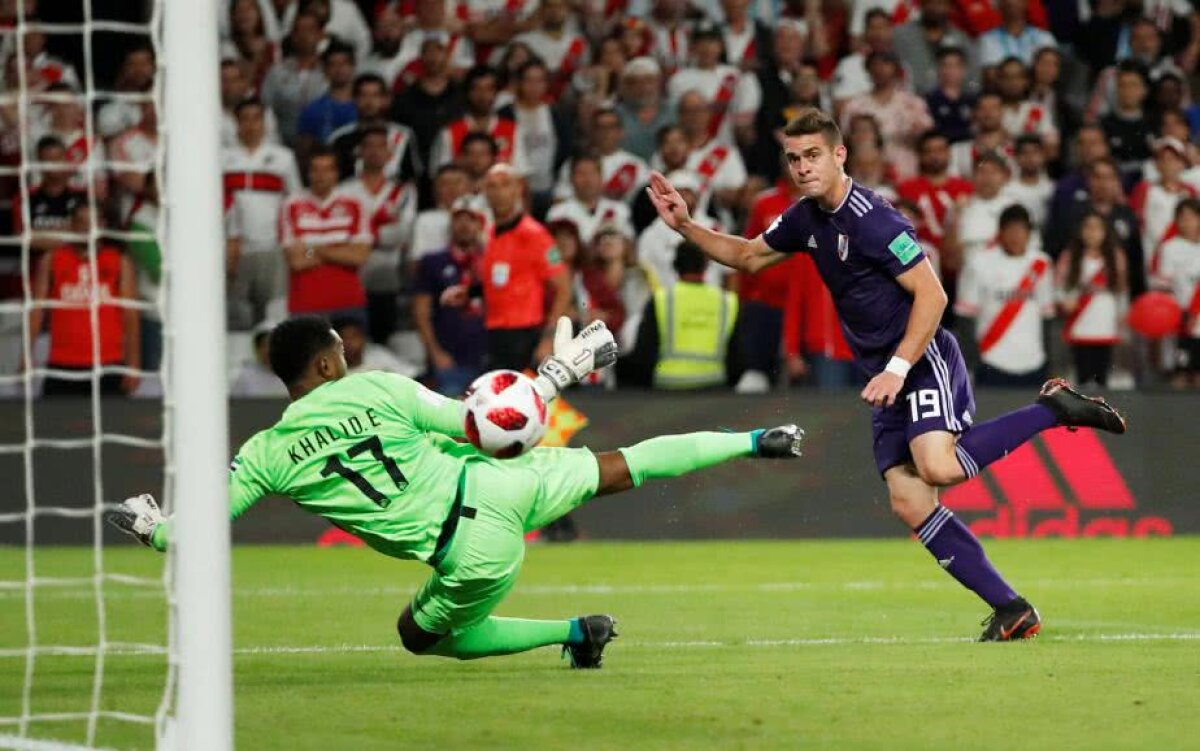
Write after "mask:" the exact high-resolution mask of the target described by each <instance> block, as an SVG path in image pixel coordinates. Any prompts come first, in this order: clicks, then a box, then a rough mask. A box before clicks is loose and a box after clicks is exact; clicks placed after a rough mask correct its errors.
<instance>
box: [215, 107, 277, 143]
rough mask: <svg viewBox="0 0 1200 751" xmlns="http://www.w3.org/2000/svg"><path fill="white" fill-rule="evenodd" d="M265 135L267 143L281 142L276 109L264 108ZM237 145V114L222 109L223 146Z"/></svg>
mask: <svg viewBox="0 0 1200 751" xmlns="http://www.w3.org/2000/svg"><path fill="white" fill-rule="evenodd" d="M263 127H264V128H265V131H264V135H263V137H264V138H265V139H266V141H267V143H279V121H278V120H276V119H275V111H274V110H272V109H270V108H263ZM236 145H237V116H236V115H234V114H233V112H232V111H228V110H222V111H221V148H223V149H228V148H232V147H234V146H236Z"/></svg>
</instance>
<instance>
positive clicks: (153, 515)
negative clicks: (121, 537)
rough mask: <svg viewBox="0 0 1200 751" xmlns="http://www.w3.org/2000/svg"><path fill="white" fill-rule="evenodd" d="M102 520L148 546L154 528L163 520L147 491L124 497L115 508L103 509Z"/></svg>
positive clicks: (156, 504) (152, 497)
mask: <svg viewBox="0 0 1200 751" xmlns="http://www.w3.org/2000/svg"><path fill="white" fill-rule="evenodd" d="M104 520H105V521H106V522H108V523H109V524H111V525H112V526H114V527H116V528H117V529H119V530H121V531H122V532H124V533H125V534H127V535H129V536H130V537H133V538H136V539H137V541H138V542H140V543H142V544H143V545H146V546H150V540H151V538H153V537H154V530H155V528H156V527H158V525H159V524H162V523H163V521H165V520H164V518H163V515H162V512H161V511H159V510H158V503H156V502H155V500H154V496H152V495H150V494H149V493H142V494H141V495H135V496H133V497H132V498H126V499H125V500H123V501H121V502H120V503H118V504H117V505H116V507H115V508H113V509H111V510H109V511H105V512H104Z"/></svg>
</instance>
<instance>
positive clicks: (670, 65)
mask: <svg viewBox="0 0 1200 751" xmlns="http://www.w3.org/2000/svg"><path fill="white" fill-rule="evenodd" d="M646 26H647V27H648V28H649V29H650V33H651V36H652V37H653V38H654V42H653V46H652V52H653V54H654V57H655V58H657V59H658V62H659V64H660V65H662V69H663V74H664V75H667V76H669V75H671V74H672V73H674V72H675V71H677V70H679V69H680V68H682V67H683V66H685V65H687V61H688V58H689V57H690V55H691V53H690V51H689V50H688V40H689V37H688V27H687V26H686V25H684V24H678V25H676V26H674V27H671V26H666V25H664V24H660V23H658V22H656V21H655V20H654V19H653V18H650V19H647V20H646Z"/></svg>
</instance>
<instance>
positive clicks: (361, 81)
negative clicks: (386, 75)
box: [351, 73, 388, 96]
mask: <svg viewBox="0 0 1200 751" xmlns="http://www.w3.org/2000/svg"><path fill="white" fill-rule="evenodd" d="M371 83H373V84H376V85H377V86H379V88H380V89H381V90H382V91H383V93H385V94H386V93H387V90H388V86H387V82H386V81H384V80H383V76H381V75H379V74H378V73H359V74H358V75H357V76H355V77H354V85H353V87H352V88H351V91H352V92H353V94H354V96H358V95H359V94H360V93H361V92H362V87H364V86H366V85H367V84H371Z"/></svg>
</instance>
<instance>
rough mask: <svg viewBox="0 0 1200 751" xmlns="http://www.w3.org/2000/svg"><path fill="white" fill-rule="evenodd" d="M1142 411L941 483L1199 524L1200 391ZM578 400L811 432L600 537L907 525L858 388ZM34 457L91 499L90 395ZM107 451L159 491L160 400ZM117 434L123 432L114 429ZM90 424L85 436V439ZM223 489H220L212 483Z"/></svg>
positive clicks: (604, 412) (678, 487)
mask: <svg viewBox="0 0 1200 751" xmlns="http://www.w3.org/2000/svg"><path fill="white" fill-rule="evenodd" d="M978 401H979V408H980V411H979V414H980V415H981V416H982V417H983V418H984V419H986V418H987V417H989V416H992V415H996V414H999V413H1000V412H1002V411H1005V410H1008V409H1012V408H1015V407H1017V406H1020V405H1022V404H1024V403H1027V398H1026V396H1025V395H1024V394H1020V393H1005V392H984V393H981V394H980V395H979V397H978ZM1114 401H1115V402H1117V403H1119V404H1120V406H1121V408H1122V409H1123V410H1124V412H1125V414H1126V415H1127V417H1128V418H1129V423H1130V433H1129V434H1128V435H1126V436H1123V437H1114V436H1108V435H1098V434H1094V433H1092V432H1089V431H1080V432H1078V433H1069V432H1067V431H1065V430H1056V431H1051V432H1048V433H1045V434H1043V435H1042V436H1040V437H1039V438H1038V439H1036V440H1035V441H1034V442H1033V443H1032V444H1029V445H1026V446H1024V447H1022V448H1021V449H1020V450H1018V451H1016V452H1014V454H1013V455H1012V456H1010V457H1008V458H1007V459H1005V460H1004V461H1003V462H999V463H997V464H996V465H995V466H994V467H992V468H990V469H988V470H986V471H985V472H984V474H983V475H981V476H980V477H977V478H975V479H974V480H972V481H971V482H969V483H966V484H963V485H960V486H958V487H956V488H953V489H951V490H950V491H948V492H947V493H945V494H944V495H943V500H944V502H945V503H946V504H947V505H948V506H950V507H951V508H953V509H954V510H955V511H956V512H957V513H959V514H960V516H961V517H962V518H964V519H965V520H966V521H967V522H968V523H969V524H970V525H971V526H972V527H973V528H974V529H975V530H976V532H977V533H979V534H982V535H986V536H993V537H1088V536H1112V537H1142V536H1148V535H1171V534H1187V533H1192V534H1195V533H1198V532H1200V504H1197V503H1196V490H1197V488H1196V481H1197V478H1198V477H1200V474H1198V473H1197V471H1196V456H1197V452H1196V445H1197V444H1196V440H1195V437H1194V436H1195V432H1194V431H1195V428H1194V426H1195V425H1196V424H1197V421H1198V420H1200V399H1198V398H1197V397H1196V396H1195V395H1188V394H1170V393H1164V394H1138V393H1121V394H1118V395H1116V396H1115V397H1114ZM571 402H572V404H573V405H574V406H575V407H577V408H578V410H579V411H580V412H582V413H583V414H584V415H586V416H589V417H590V418H591V422H590V424H589V425H588V426H587V427H586V428H584V429H583V430H582V431H581V432H579V433H578V434H577V435H575V437H574V440H573V441H572V445H575V446H583V445H586V446H590V447H592V448H596V449H610V448H615V447H618V446H623V445H629V444H631V443H634V442H636V441H638V440H641V439H643V438H647V437H649V436H651V435H656V434H663V433H677V432H686V431H689V430H697V429H732V430H744V429H749V428H753V427H757V426H769V425H775V424H779V423H784V422H797V423H799V424H800V425H801V426H802V427H803V428H804V429H805V431H806V432H807V437H806V438H805V449H804V457H803V458H802V459H801V460H800V461H798V462H792V463H780V462H745V461H743V462H735V463H732V464H729V465H726V466H723V467H717V468H715V469H711V470H707V471H705V472H702V473H700V474H696V475H691V476H689V477H683V478H679V479H676V480H671V481H665V482H657V483H650V484H647V485H646V486H644V487H642V488H639V489H637V490H634V491H632V492H630V493H627V494H624V495H620V496H610V497H607V498H603V499H600V500H598V501H596V502H595V503H592V504H588V505H586V506H584V507H583V508H581V509H580V510H579V511H578V512H576V516H575V518H576V521H577V523H578V525H579V528H580V530H581V532H582V534H583V535H584V536H585V537H590V538H602V539H664V538H670V539H703V538H791V537H798V538H812V537H874V536H889V537H894V536H896V535H897V534H898V533H900V532H901V530H900V528H899V526H898V524H897V523H896V522H895V521H894V520H893V519H892V517H891V514H890V513H889V511H888V504H887V494H886V491H885V489H884V485H883V483H882V482H881V481H880V479H879V477H878V475H877V473H876V472H875V468H874V462H873V460H872V458H871V446H870V440H871V437H870V416H869V412H868V410H867V409H866V408H865V407H864V406H863V405H861V404H860V403H858V401H857V399H856V398H855V395H854V394H853V393H850V392H845V393H837V394H819V393H816V392H810V391H802V392H795V393H791V394H780V395H769V396H764V397H744V396H734V395H731V394H662V393H644V392H613V393H591V394H589V393H587V392H584V391H577V392H575V393H574V394H572V396H571ZM232 406H233V408H232V409H231V410H230V416H231V445H233V446H237V445H240V444H241V443H242V442H243V441H244V440H245V439H246V438H248V437H249V436H250V435H251V434H253V433H254V432H255V431H256V430H259V429H261V428H264V427H266V426H268V425H270V424H271V423H272V422H274V420H275V419H276V418H277V417H278V415H279V413H280V410H281V409H282V407H283V404H282V403H281V402H277V401H273V400H239V401H238V402H236V404H234V405H232ZM33 418H34V420H35V427H36V436H37V445H36V448H35V450H34V451H33V461H34V465H33V469H34V479H35V483H36V490H37V494H38V505H39V506H68V507H69V506H77V507H80V508H88V509H90V506H91V496H90V488H91V487H92V476H91V462H90V456H89V455H88V454H87V453H81V452H90V450H91V443H90V440H86V439H90V438H91V436H92V432H91V431H92V426H91V424H90V410H89V409H86V408H85V403H84V402H72V401H69V400H49V401H42V402H35V403H34V415H33ZM102 419H103V424H104V429H105V431H106V433H105V436H104V437H102V440H104V445H103V453H102V459H103V461H102V470H101V471H102V472H103V473H104V487H105V489H106V491H107V492H110V493H112V496H111V498H108V499H107V500H109V501H119V500H120V499H121V498H123V497H124V496H125V495H132V494H135V493H138V492H143V491H147V490H148V491H150V492H155V491H156V490H157V489H158V488H160V487H161V484H162V457H161V452H159V451H156V450H151V449H147V448H143V447H139V446H136V445H131V443H133V442H130V441H128V440H124V439H121V438H120V437H121V436H146V437H152V436H156V435H159V431H160V423H159V421H160V420H161V410H160V409H159V407H158V405H157V404H155V403H148V402H147V403H142V402H137V401H126V400H111V401H105V402H104V404H103V415H102ZM114 437H115V438H116V440H114ZM23 439H24V419H23V404H22V403H20V402H4V403H0V443H4V444H13V443H20V442H21V441H22V440H23ZM80 439H85V440H80ZM0 472H2V473H3V474H0V476H3V477H5V478H8V482H7V483H5V485H6V489H7V492H5V493H3V494H0V515H2V514H5V513H19V512H22V511H24V510H25V496H24V491H23V487H24V482H23V481H22V477H23V475H24V457H23V455H22V454H21V453H5V454H0ZM214 497H215V494H214ZM329 528H330V527H329V525H328V524H326V523H325V522H324V521H323V520H321V519H319V518H317V517H314V516H311V515H309V514H307V513H305V512H302V511H300V510H299V509H297V508H295V507H294V506H293V505H292V504H290V503H288V502H286V501H282V500H278V499H268V500H265V501H263V502H260V503H259V504H258V505H257V506H255V507H254V508H252V509H251V510H250V511H249V512H248V513H247V514H246V515H245V516H244V517H243V518H242V519H239V520H238V521H237V522H236V523H235V524H234V539H235V540H236V541H238V542H286V543H304V542H315V541H316V540H317V538H318V537H319V536H321V534H322V533H324V532H325V531H327V530H328V529H329ZM34 534H35V540H36V541H37V542H38V543H40V544H52V543H64V544H82V543H90V541H91V534H92V522H91V519H90V516H89V515H84V516H81V517H80V518H60V517H43V518H38V519H37V520H36V523H35V529H34ZM23 539H24V529H23V525H22V524H19V523H15V524H14V523H9V524H0V544H21V543H22V542H23Z"/></svg>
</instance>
